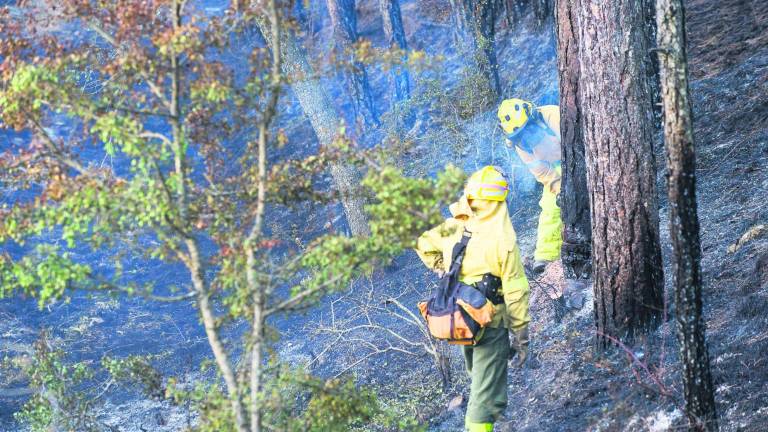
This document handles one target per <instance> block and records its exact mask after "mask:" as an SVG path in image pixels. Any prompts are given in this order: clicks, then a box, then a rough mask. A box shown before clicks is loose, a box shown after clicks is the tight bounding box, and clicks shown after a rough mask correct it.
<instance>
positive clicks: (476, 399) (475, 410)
mask: <svg viewBox="0 0 768 432" xmlns="http://www.w3.org/2000/svg"><path fill="white" fill-rule="evenodd" d="M463 351H464V361H465V362H466V366H467V371H468V372H469V375H470V377H471V379H472V383H471V385H470V387H469V405H468V406H467V418H466V421H467V422H469V423H493V422H495V421H496V419H498V418H499V416H501V413H502V412H504V410H505V409H506V408H507V359H508V358H509V332H508V330H507V329H506V328H504V327H500V328H490V327H488V328H486V329H485V333H484V334H483V337H482V338H481V339H480V342H478V343H477V345H474V346H465V347H463Z"/></svg>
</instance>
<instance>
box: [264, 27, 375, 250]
mask: <svg viewBox="0 0 768 432" xmlns="http://www.w3.org/2000/svg"><path fill="white" fill-rule="evenodd" d="M257 24H258V26H259V29H260V30H261V33H262V34H263V35H264V36H265V37H266V39H267V43H269V44H270V45H272V40H271V35H270V32H269V27H268V24H267V21H266V19H265V18H264V17H257ZM280 35H281V40H280V47H281V52H282V65H283V73H284V74H285V75H286V76H287V78H288V80H289V82H290V83H291V88H292V89H293V92H294V94H296V97H297V98H298V100H299V104H300V105H301V108H302V109H303V110H304V114H306V115H307V118H308V119H309V122H310V123H311V124H312V128H313V129H314V130H315V134H316V135H317V139H318V140H319V141H320V144H321V145H323V146H327V147H332V146H333V143H334V139H335V138H336V134H337V128H338V127H339V125H340V124H341V118H340V117H339V115H338V114H337V113H336V111H335V110H334V108H333V104H332V103H331V99H330V98H329V97H328V94H327V93H326V91H325V89H324V88H323V86H322V83H321V82H320V79H319V78H318V77H317V75H316V74H315V71H314V70H313V69H312V66H310V64H309V62H308V61H307V55H306V53H305V52H304V51H303V50H302V49H301V48H300V47H299V45H298V44H297V42H296V36H295V35H294V33H293V32H292V31H291V30H289V29H287V28H286V29H283V31H282V32H280ZM331 177H332V178H333V183H334V185H335V186H336V189H337V190H338V191H339V193H340V194H341V199H342V204H343V205H344V212H345V214H346V216H347V224H348V225H349V230H350V232H351V233H352V235H359V236H367V235H369V234H370V232H371V231H370V228H369V227H368V216H367V215H366V213H365V209H364V205H365V201H364V200H363V199H362V198H360V197H359V195H360V194H359V193H357V185H358V184H360V177H361V176H360V173H358V172H357V171H356V170H355V169H354V168H352V167H350V166H347V165H344V164H343V163H335V164H333V165H332V166H331Z"/></svg>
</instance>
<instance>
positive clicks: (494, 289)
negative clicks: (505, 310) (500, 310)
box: [474, 273, 504, 305]
mask: <svg viewBox="0 0 768 432" xmlns="http://www.w3.org/2000/svg"><path fill="white" fill-rule="evenodd" d="M474 286H475V288H477V290H478V291H480V292H481V293H483V295H484V296H485V298H487V299H488V300H490V302H491V303H493V304H495V305H499V304H503V303H504V295H503V294H502V293H501V278H500V277H498V276H494V275H492V274H490V273H486V274H484V275H483V278H482V279H481V280H480V281H479V282H477V283H475V284H474Z"/></svg>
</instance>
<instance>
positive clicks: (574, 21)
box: [555, 0, 592, 279]
mask: <svg viewBox="0 0 768 432" xmlns="http://www.w3.org/2000/svg"><path fill="white" fill-rule="evenodd" d="M579 3H580V0H557V1H556V8H555V16H556V26H555V29H556V33H557V68H558V72H559V76H560V139H561V142H562V169H563V174H562V175H563V177H562V180H561V191H560V208H561V210H562V218H563V249H562V254H561V257H562V258H561V259H562V262H563V270H564V272H565V277H566V278H567V279H589V277H590V276H591V274H592V260H591V257H590V255H591V242H592V228H591V226H590V217H589V191H588V190H587V165H586V161H585V159H584V137H583V133H582V130H581V129H582V127H583V123H584V120H583V119H582V115H581V100H580V99H579V38H578V31H579V25H578V13H579Z"/></svg>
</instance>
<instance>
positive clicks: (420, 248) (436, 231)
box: [415, 225, 447, 270]
mask: <svg viewBox="0 0 768 432" xmlns="http://www.w3.org/2000/svg"><path fill="white" fill-rule="evenodd" d="M444 232H445V227H444V225H439V226H436V227H435V228H432V229H431V230H429V231H427V232H425V233H424V234H422V235H421V236H420V237H419V239H418V240H416V248H415V250H416V254H418V255H419V258H420V259H421V261H422V262H423V263H424V265H426V266H427V267H428V268H429V269H431V270H447V269H446V268H445V267H444V265H443V248H442V245H443V242H444V239H445V237H443V234H444Z"/></svg>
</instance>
